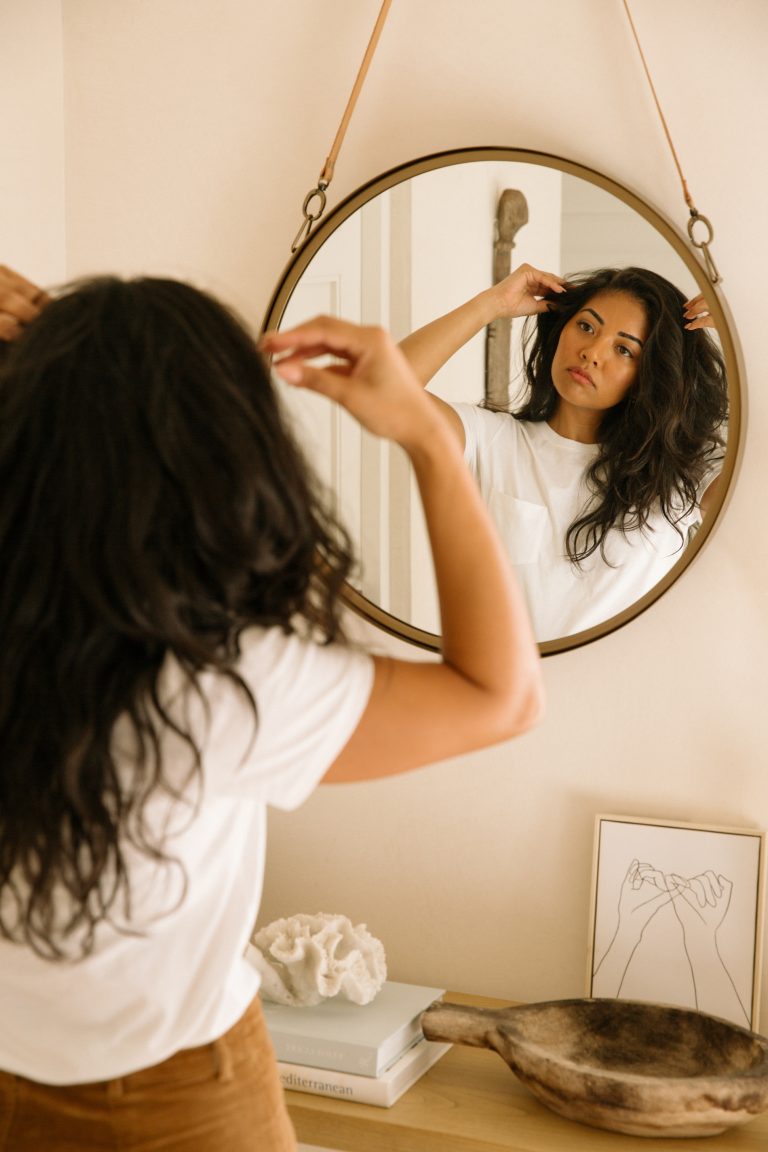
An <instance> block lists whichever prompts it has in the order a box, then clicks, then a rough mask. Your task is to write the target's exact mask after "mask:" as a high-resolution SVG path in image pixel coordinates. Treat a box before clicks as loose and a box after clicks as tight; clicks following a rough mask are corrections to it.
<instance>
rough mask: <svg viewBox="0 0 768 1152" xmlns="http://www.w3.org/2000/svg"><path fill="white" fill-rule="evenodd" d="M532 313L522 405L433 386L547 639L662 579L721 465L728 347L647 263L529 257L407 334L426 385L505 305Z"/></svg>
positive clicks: (696, 304)
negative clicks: (612, 265)
mask: <svg viewBox="0 0 768 1152" xmlns="http://www.w3.org/2000/svg"><path fill="white" fill-rule="evenodd" d="M518 316H532V317H535V328H534V329H533V331H532V332H531V331H529V333H528V335H527V339H526V341H525V383H526V394H525V398H524V401H523V403H522V404H521V405H520V406H519V407H518V408H517V409H516V410H515V411H514V412H512V413H507V412H503V413H500V412H492V411H488V410H486V409H483V408H479V407H475V406H472V405H469V404H457V405H453V406H452V405H449V404H446V403H445V402H443V401H441V400H439V399H437V398H436V397H435V399H436V400H437V403H438V404H439V405H440V407H441V409H442V410H443V411H444V413H445V414H446V415H447V416H448V419H449V423H450V426H451V427H452V428H453V430H454V432H455V434H456V436H457V437H458V440H459V442H460V443H461V445H462V447H463V449H464V452H465V456H466V459H467V461H468V463H469V464H470V467H471V469H472V471H473V473H474V475H475V478H476V480H477V482H478V483H479V486H480V490H481V492H482V494H483V497H484V499H485V501H486V503H487V505H488V507H489V510H490V512H491V515H492V517H493V519H494V522H495V524H496V527H497V530H498V531H499V533H500V535H501V536H502V539H503V541H504V544H505V547H506V549H507V552H508V555H509V556H510V558H511V560H512V563H513V564H514V565H515V568H516V571H517V575H518V577H519V579H520V581H521V583H522V585H523V589H524V592H525V595H526V600H527V603H528V607H529V610H530V612H531V616H532V619H533V622H534V630H535V632H536V636H537V639H538V640H540V641H544V640H553V639H556V638H558V637H561V636H568V635H572V634H573V633H576V632H580V631H583V630H585V629H588V628H590V627H592V626H594V625H596V624H599V623H601V622H602V621H604V620H606V619H608V618H610V617H611V616H614V615H616V614H617V613H619V612H621V611H622V610H623V609H624V608H626V607H628V606H629V605H631V604H633V603H634V602H635V601H637V600H639V599H640V598H641V597H642V596H643V595H644V594H645V593H646V592H648V591H649V590H650V589H651V588H653V587H654V586H655V585H656V584H657V583H658V581H659V580H660V579H661V578H662V577H663V576H664V575H665V574H666V572H667V571H668V570H669V569H670V568H671V567H672V565H673V564H674V563H675V561H676V560H678V559H679V557H680V555H681V553H682V551H683V549H684V548H685V545H686V543H687V541H688V539H689V537H690V535H691V533H692V532H694V531H695V530H696V527H697V526H698V524H699V523H700V522H701V518H702V515H703V512H704V510H705V509H706V506H707V502H708V500H710V499H711V497H712V494H713V487H712V484H713V481H714V480H715V477H716V475H717V472H718V470H719V468H720V467H721V464H722V451H723V447H724V430H725V421H726V417H727V410H728V395H727V381H726V377H725V367H724V364H723V359H722V356H721V354H720V352H719V350H718V348H717V346H716V344H715V343H714V341H713V340H712V339H711V337H710V336H709V334H708V333H707V332H706V331H704V329H705V328H706V327H708V326H710V325H711V317H710V316H709V313H708V312H707V310H706V306H705V304H704V301H703V299H702V298H701V297H697V298H696V299H695V300H692V301H688V302H686V300H685V297H684V296H683V294H682V293H681V292H679V291H678V290H677V289H676V288H675V287H674V285H672V284H670V283H669V281H667V280H665V279H664V278H663V277H661V276H659V275H657V274H656V273H654V272H649V271H646V270H645V269H641V268H624V269H602V270H600V271H597V272H593V273H587V274H585V275H582V276H577V277H573V278H571V279H569V280H565V279H563V278H561V277H559V276H555V275H553V274H551V273H547V272H541V271H539V270H538V269H535V268H532V267H531V266H530V265H527V264H524V265H522V266H521V267H520V268H518V269H516V271H515V272H513V273H512V275H511V276H509V277H507V279H505V280H503V281H501V282H500V283H499V284H497V285H494V286H493V287H492V288H489V289H487V290H486V291H485V292H481V293H480V294H479V295H478V296H476V297H474V298H473V299H472V300H470V301H468V302H467V303H466V304H464V305H462V306H461V307H460V308H457V309H456V310H455V311H454V312H451V313H449V314H448V315H446V316H443V317H441V318H440V319H438V320H436V321H434V322H433V323H432V324H429V325H427V326H426V327H424V328H422V329H420V330H419V331H418V332H415V333H413V335H411V336H409V337H408V338H407V339H406V340H405V341H403V343H402V345H401V347H402V348H403V351H404V352H405V354H406V356H407V357H408V360H409V361H410V363H411V365H412V367H413V368H414V370H415V372H416V374H417V376H418V377H419V379H420V380H421V382H422V383H423V384H426V383H427V382H428V381H429V380H430V379H431V378H432V376H433V375H434V374H435V372H437V371H438V369H439V368H440V367H441V366H442V365H443V364H444V363H445V362H446V360H448V359H449V357H450V356H452V355H453V353H454V352H456V351H457V350H458V349H459V348H460V347H461V346H462V345H463V344H464V343H466V341H467V340H468V339H470V338H471V337H472V336H474V335H475V334H476V333H477V332H479V331H480V329H481V328H482V327H484V326H485V325H486V324H489V323H490V322H491V321H492V320H495V319H496V318H498V317H518Z"/></svg>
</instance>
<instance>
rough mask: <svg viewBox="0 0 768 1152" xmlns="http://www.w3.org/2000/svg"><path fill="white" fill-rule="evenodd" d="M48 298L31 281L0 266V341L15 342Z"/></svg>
mask: <svg viewBox="0 0 768 1152" xmlns="http://www.w3.org/2000/svg"><path fill="white" fill-rule="evenodd" d="M48 300H49V297H48V296H47V294H46V293H45V292H43V290H42V289H41V288H38V286H37V285H36V284H32V283H31V281H29V280H26V279H25V278H24V277H23V276H20V275H19V273H18V272H14V270H13V269H12V268H7V267H6V266H5V265H4V264H0V340H5V341H9V340H15V339H16V337H17V336H19V335H20V333H21V331H22V329H23V327H24V325H25V324H29V323H30V321H31V320H34V319H35V317H36V316H39V315H40V312H41V311H42V309H43V308H44V307H45V305H46V304H47V303H48Z"/></svg>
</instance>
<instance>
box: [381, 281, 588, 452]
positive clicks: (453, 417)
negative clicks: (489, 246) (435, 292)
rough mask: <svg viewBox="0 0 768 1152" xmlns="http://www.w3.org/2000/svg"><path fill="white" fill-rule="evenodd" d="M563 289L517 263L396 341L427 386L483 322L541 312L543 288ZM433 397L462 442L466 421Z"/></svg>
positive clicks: (543, 302)
mask: <svg viewBox="0 0 768 1152" xmlns="http://www.w3.org/2000/svg"><path fill="white" fill-rule="evenodd" d="M564 291H565V285H564V282H563V280H562V279H561V278H560V277H559V276H555V275H554V273H551V272H541V271H540V270H539V269H538V268H533V267H532V266H531V265H530V264H521V265H520V266H519V268H516V269H515V271H514V272H512V273H511V274H510V275H509V276H507V277H506V278H505V279H504V280H500V281H499V283H498V284H494V285H493V286H492V287H491V288H486V289H485V290H484V291H483V292H479V293H478V294H477V296H473V297H472V298H471V300H467V302H466V303H465V304H460V305H459V307H458V308H454V309H453V311H452V312H447V313H446V314H445V315H444V316H439V317H438V318H437V319H436V320H432V321H431V322H430V323H429V324H425V325H424V327H423V328H418V329H417V330H416V331H415V332H412V333H411V335H410V336H406V337H405V339H404V340H402V341H401V342H400V347H401V349H402V351H403V352H404V354H405V357H406V359H407V360H408V363H409V364H410V365H411V367H412V368H413V371H414V372H415V373H416V378H417V379H418V380H419V382H420V383H421V384H423V385H426V384H428V383H429V381H430V380H431V379H432V377H433V376H434V375H435V373H436V372H438V371H439V370H440V369H441V368H442V367H443V365H444V364H446V363H447V362H448V360H450V358H451V357H452V356H453V355H455V353H456V352H458V350H459V349H460V348H463V347H464V345H465V344H466V343H467V341H468V340H471V339H472V337H473V336H476V335H477V333H478V332H480V331H481V330H482V329H483V328H485V327H486V325H488V324H490V323H492V322H493V321H494V320H498V319H500V318H502V317H516V316H530V315H532V314H533V313H535V312H543V311H544V309H545V308H546V307H547V305H546V302H545V301H544V300H541V299H540V298H539V297H541V296H543V295H544V294H545V293H547V292H564ZM432 399H433V401H434V402H435V403H436V404H437V406H438V407H439V408H440V410H441V411H442V412H443V414H444V415H445V416H446V417H447V419H448V422H449V425H450V427H451V428H452V429H453V431H454V432H455V433H456V435H457V436H458V439H459V443H460V444H461V446H462V447H463V445H464V426H463V424H462V423H461V419H460V418H459V416H458V415H457V413H456V412H455V411H454V410H453V408H451V406H450V404H447V403H446V402H445V401H444V400H441V399H440V397H439V396H433V397H432Z"/></svg>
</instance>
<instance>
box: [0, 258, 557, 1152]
mask: <svg viewBox="0 0 768 1152" xmlns="http://www.w3.org/2000/svg"><path fill="white" fill-rule="evenodd" d="M0 337H2V339H3V340H5V341H6V342H9V343H7V353H6V355H5V357H4V360H3V364H2V367H1V368H0V477H1V478H2V481H1V483H0V556H2V567H1V570H2V577H1V578H0V636H2V640H3V643H2V645H1V646H0V684H1V685H2V691H1V692H0V749H1V750H2V756H1V758H0V764H1V765H2V767H0V1004H1V1007H2V1019H3V1027H2V1030H0V1069H2V1072H0V1149H2V1150H3V1152H10V1150H12V1152H28V1150H29V1152H31V1150H32V1149H34V1150H35V1152H39V1150H40V1149H43V1148H44V1149H46V1152H61V1150H64V1149H67V1150H69V1149H72V1150H74V1149H77V1150H78V1152H82V1150H83V1149H85V1148H90V1147H105V1148H106V1147H109V1148H112V1147H120V1148H121V1149H125V1150H130V1149H149V1148H153V1149H154V1148H158V1149H159V1148H163V1149H167V1150H173V1152H192V1150H193V1149H194V1152H213V1150H216V1152H221V1149H224V1148H226V1149H227V1152H232V1150H234V1152H240V1150H245V1149H250V1150H253V1152H255V1150H259V1152H272V1150H279V1152H284V1150H286V1149H290V1148H293V1147H294V1146H295V1142H294V1136H293V1132H292V1129H291V1125H290V1122H289V1120H288V1117H287V1112H286V1109H285V1105H284V1102H283V1099H282V1093H281V1089H280V1085H279V1080H278V1077H277V1069H276V1063H275V1060H274V1054H273V1052H272V1050H271V1047H270V1045H269V1041H268V1039H267V1036H266V1032H265V1028H264V1024H263V1020H262V1016H261V1013H260V1009H259V1002H258V998H257V996H256V993H257V989H258V976H257V974H256V972H255V970H254V969H252V968H250V967H249V965H248V964H247V963H246V962H245V960H244V958H243V957H244V952H245V949H246V946H247V943H248V939H249V936H250V934H251V931H252V929H253V925H254V923H255V921H256V916H257V911H258V906H259V899H260V893H261V887H262V879H263V868H264V851H265V846H264V837H265V813H266V808H267V806H268V805H274V806H276V807H280V808H288V809H290V808H293V807H296V806H297V805H298V804H300V803H301V802H302V801H303V800H304V799H305V798H306V797H307V795H308V794H309V793H310V791H311V790H312V788H313V787H314V786H315V785H316V784H317V783H319V782H320V781H321V780H325V781H329V782H339V781H347V780H365V779H370V778H374V777H379V776H385V775H390V774H393V773H396V772H400V771H404V770H407V769H411V768H415V767H416V766H418V765H421V764H426V763H428V762H431V761H433V760H440V759H443V758H446V757H448V756H452V755H454V754H457V753H461V752H464V751H467V750H469V749H472V748H478V747H481V746H483V745H486V744H489V743H494V742H497V741H501V740H505V739H508V738H510V737H511V736H513V735H515V734H516V733H518V732H521V731H523V730H525V729H526V728H528V727H529V726H530V725H531V724H532V723H534V722H535V720H536V719H537V718H538V715H539V712H540V706H541V688H540V673H539V666H538V654H537V652H536V647H535V643H534V640H533V637H532V634H531V630H530V626H529V624H528V621H527V618H526V615H525V612H524V608H523V606H522V600H521V597H520V595H519V593H518V591H517V589H516V587H515V586H514V584H513V583H512V581H511V580H510V578H509V574H508V572H507V566H506V563H505V561H504V557H503V553H502V552H501V550H500V548H499V546H498V544H497V541H496V539H495V536H494V533H493V531H492V528H491V526H490V524H489V522H488V520H487V518H486V515H485V512H484V509H483V507H482V502H481V501H480V499H479V497H478V495H477V493H476V491H475V490H474V486H473V485H472V482H471V479H470V478H469V477H468V476H467V475H466V469H465V467H464V465H463V462H462V459H461V454H460V452H459V450H458V446H457V444H456V442H455V438H454V437H452V436H451V435H450V433H449V431H448V429H447V428H446V427H445V424H444V421H443V420H442V419H441V417H440V416H439V414H437V413H435V410H434V408H433V406H432V405H431V404H430V403H429V401H428V400H427V399H426V397H425V395H424V393H423V391H422V390H421V388H420V387H419V385H418V383H417V382H416V381H415V379H414V378H413V375H412V373H411V371H410V369H409V368H408V366H407V363H406V362H405V359H404V358H403V357H402V355H401V353H400V352H399V351H398V350H397V348H396V347H395V346H394V345H393V344H392V343H391V341H390V340H389V338H388V337H387V336H386V335H385V334H384V333H383V332H380V331H378V330H367V329H360V328H357V327H355V326H353V325H349V324H345V323H342V322H337V321H333V320H329V319H323V318H320V319H318V320H316V321H312V322H309V323H307V324H304V325H302V326H301V327H300V328H298V329H296V330H295V331H293V332H287V333H281V334H279V335H276V334H273V335H270V336H268V337H266V338H265V340H264V342H263V347H264V349H265V350H266V351H267V352H269V353H271V354H279V355H280V356H281V359H280V362H279V365H278V371H279V372H280V373H281V374H282V376H283V377H284V378H285V379H286V380H288V381H290V382H291V383H292V384H295V385H298V386H301V387H307V388H311V389H314V390H316V391H318V392H323V393H325V394H327V395H329V396H331V397H333V399H335V400H337V401H338V402H339V403H341V404H343V405H344V406H345V407H346V408H347V409H348V410H349V411H350V412H351V413H352V414H353V415H354V416H356V417H357V419H358V420H359V421H360V422H361V423H362V424H364V425H365V427H366V428H368V429H369V430H370V431H372V432H374V433H377V434H379V435H381V436H386V437H389V438H391V439H393V440H395V441H397V442H398V443H399V444H401V445H402V446H403V448H404V449H405V451H406V452H407V453H409V455H410V458H411V460H412V462H413V466H414V469H415V472H416V475H417V477H418V481H419V484H420V487H421V493H422V496H423V500H424V507H425V512H426V516H427V520H428V523H429V526H430V530H431V532H432V545H433V550H434V558H435V565H436V570H437V575H438V581H439V586H440V595H441V603H442V610H443V631H444V634H445V647H444V654H443V660H442V662H441V663H439V664H432V663H420V662H410V661H399V660H390V659H385V658H379V657H375V658H372V657H370V656H369V655H367V654H366V653H365V652H362V651H360V650H358V649H357V648H355V647H352V646H351V645H349V644H346V643H345V642H344V638H343V634H342V628H341V619H340V600H339V595H340V591H341V588H342V584H343V582H344V580H345V578H346V576H347V574H348V572H349V568H350V563H351V557H350V554H349V548H348V542H347V537H346V535H345V533H344V532H343V530H342V529H341V528H340V526H339V525H338V524H337V523H335V522H334V520H333V519H332V517H331V516H330V515H329V513H328V512H327V511H326V509H325V507H324V505H323V500H322V498H321V496H320V494H319V493H318V490H317V486H316V485H315V483H314V481H313V479H312V477H311V475H310V473H309V472H308V469H307V466H306V464H305V463H304V461H303V459H302V457H301V455H300V453H299V451H298V449H297V447H296V445H295V444H294V442H293V441H292V439H291V436H290V434H289V432H288V431H287V428H286V426H285V423H284V420H283V417H282V415H281V412H280V409H279V406H278V401H277V399H276V395H275V392H274V390H273V387H272V384H271V382H270V378H269V375H268V373H267V371H266V370H265V367H264V362H263V359H262V356H261V355H260V353H259V351H258V349H257V348H256V346H255V345H254V343H253V341H252V340H251V338H250V337H249V335H248V334H247V332H246V331H245V329H244V327H243V326H242V324H241V323H240V322H239V321H238V320H237V319H236V318H235V317H234V316H233V315H232V314H231V313H230V312H229V311H228V310H227V309H225V308H224V307H223V306H222V305H220V304H218V303H217V302H216V301H214V300H213V299H211V298H210V297H208V296H206V295H204V294H202V293H200V292H198V291H197V290H195V289H193V288H191V287H189V286H187V285H184V284H180V283H177V282H174V281H168V280H158V279H144V280H135V281H129V282H124V281H121V280H118V279H112V278H109V279H101V280H94V281H90V282H85V283H83V284H81V285H75V286H72V287H71V288H69V289H67V290H65V291H64V292H63V293H62V294H61V295H60V296H59V297H58V298H57V299H55V300H53V301H49V300H48V298H47V297H46V296H45V295H44V294H43V293H41V292H39V290H38V289H37V288H36V287H35V286H34V285H33V284H30V283H29V282H28V281H26V280H25V279H24V278H22V277H20V276H18V275H17V274H15V273H13V272H11V271H10V270H8V269H5V268H0ZM326 353H331V354H332V355H333V356H334V357H335V358H336V360H335V362H334V363H332V365H331V366H330V367H328V368H325V369H322V370H321V369H319V368H315V367H313V366H312V365H311V363H310V361H311V360H312V359H313V358H315V357H317V356H318V355H321V354H326ZM457 522H458V525H459V527H460V529H461V537H462V539H463V540H466V541H468V543H469V545H470V547H471V559H470V561H469V563H468V562H467V560H466V558H465V557H464V555H463V552H462V551H461V549H460V548H458V547H457V545H456V541H455V538H454V535H453V531H454V527H455V525H456V524H457Z"/></svg>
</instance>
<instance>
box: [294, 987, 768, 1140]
mask: <svg viewBox="0 0 768 1152" xmlns="http://www.w3.org/2000/svg"><path fill="white" fill-rule="evenodd" d="M445 999H446V1000H450V1001H452V1002H453V1003H456V1004H475V1005H477V1006H478V1007H482V1008H503V1007H506V1006H508V1005H509V1003H511V1002H510V1001H504V1000H490V999H487V998H485V997H481V996H467V995H462V994H460V993H453V992H449V993H447V995H446V997H445ZM286 1099H287V1101H288V1109H289V1111H290V1114H291V1119H292V1120H293V1123H294V1126H295V1128H296V1134H297V1136H298V1139H299V1140H300V1141H302V1142H303V1143H306V1144H317V1145H319V1146H321V1147H324V1148H337V1149H340V1150H341V1152H768V1113H764V1114H763V1115H762V1116H759V1117H757V1119H755V1120H751V1121H749V1122H748V1123H747V1124H742V1125H738V1126H737V1127H735V1128H731V1129H729V1130H728V1131H726V1132H723V1133H722V1134H721V1135H719V1136H707V1137H702V1138H693V1139H682V1140H677V1139H656V1138H652V1139H646V1138H643V1137H639V1136H622V1135H620V1134H618V1133H614V1132H604V1131H602V1130H600V1129H598V1128H589V1127H587V1126H586V1125H583V1124H576V1123H573V1122H572V1121H570V1120H565V1119H563V1118H562V1117H560V1116H557V1115H556V1114H555V1113H554V1112H550V1111H549V1110H548V1109H547V1108H545V1107H544V1106H543V1105H542V1104H539V1102H538V1101H537V1100H536V1099H535V1098H534V1097H533V1096H532V1095H531V1094H530V1092H528V1090H527V1089H526V1088H524V1087H523V1085H522V1084H520V1082H519V1081H518V1080H517V1077H516V1076H515V1075H514V1074H513V1073H512V1072H511V1071H510V1069H509V1068H508V1067H507V1065H506V1064H505V1063H504V1061H503V1060H502V1058H501V1057H500V1056H499V1055H497V1053H495V1052H491V1051H490V1050H488V1049H483V1048H467V1047H464V1046H461V1045H454V1047H453V1048H452V1049H451V1050H450V1051H449V1052H446V1054H445V1056H443V1057H442V1058H441V1059H440V1060H438V1062H437V1064H435V1065H434V1067H433V1068H431V1069H430V1070H429V1072H427V1073H426V1074H425V1075H424V1076H423V1077H422V1078H421V1080H419V1081H417V1083H416V1084H414V1086H413V1087H412V1088H410V1089H409V1090H408V1091H407V1092H406V1093H405V1095H404V1096H402V1097H401V1098H400V1099H399V1100H398V1101H397V1103H396V1104H394V1105H393V1106H392V1107H391V1108H374V1107H371V1106H370V1105H366V1104H352V1103H346V1102H344V1101H341V1100H333V1099H330V1098H327V1097H325V1096H311V1095H309V1094H307V1093H304V1092H287V1093H286Z"/></svg>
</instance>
